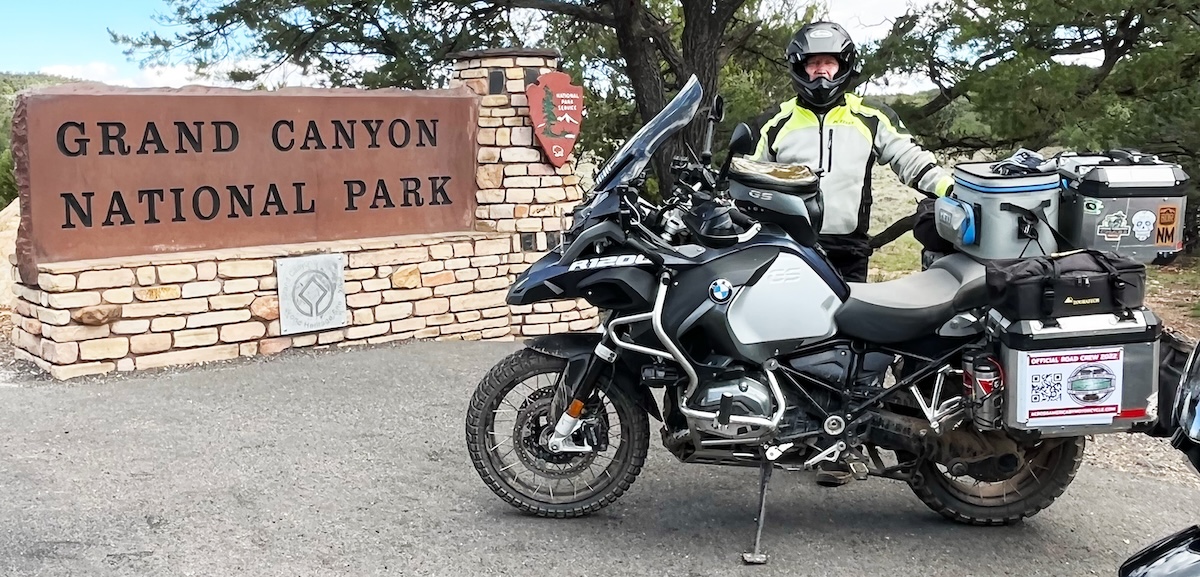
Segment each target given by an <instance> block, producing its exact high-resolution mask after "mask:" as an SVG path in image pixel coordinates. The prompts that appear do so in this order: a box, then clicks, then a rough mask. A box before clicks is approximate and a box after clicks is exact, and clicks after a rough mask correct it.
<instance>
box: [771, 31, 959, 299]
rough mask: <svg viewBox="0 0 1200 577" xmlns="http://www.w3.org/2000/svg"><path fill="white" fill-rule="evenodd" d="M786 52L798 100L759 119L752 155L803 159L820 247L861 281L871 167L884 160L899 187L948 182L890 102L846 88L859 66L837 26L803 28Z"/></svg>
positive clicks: (930, 188) (928, 189)
mask: <svg viewBox="0 0 1200 577" xmlns="http://www.w3.org/2000/svg"><path fill="white" fill-rule="evenodd" d="M786 56H787V61H788V65H789V73H790V74H791V77H792V85H793V87H795V89H796V98H793V99H791V100H788V101H786V102H784V103H782V104H780V105H779V107H778V109H777V110H776V111H775V114H774V115H773V116H772V117H771V119H770V120H768V121H767V122H766V124H764V125H763V127H762V130H761V136H760V137H759V141H758V148H757V150H756V152H755V154H754V158H756V159H758V160H766V161H771V162H782V163H787V164H803V165H806V166H809V167H811V168H812V169H813V170H814V171H817V172H818V174H820V175H821V193H822V198H823V200H824V205H825V212H824V223H823V225H822V227H821V230H820V231H819V233H820V243H821V246H822V247H823V248H824V249H825V251H826V253H827V255H828V258H829V261H830V263H831V264H833V266H834V267H835V268H837V269H838V271H839V272H840V273H841V274H842V277H843V278H845V280H846V281H848V282H866V280H867V264H868V261H869V259H870V257H871V252H872V251H871V248H870V246H869V245H868V242H869V241H870V236H869V235H868V232H867V231H868V228H869V227H870V223H871V204H872V197H871V168H872V165H874V164H875V163H877V162H878V163H879V164H888V165H890V166H891V168H892V170H893V171H894V172H895V173H896V176H898V177H899V178H900V180H901V182H903V183H904V184H905V185H907V186H910V187H912V188H915V189H917V190H919V191H921V192H925V193H931V194H935V195H937V196H943V195H945V194H946V192H947V191H948V190H949V189H950V188H951V186H952V184H953V182H954V180H953V178H952V177H951V176H950V174H949V173H947V172H946V171H944V170H942V169H941V168H939V167H938V166H937V163H936V162H937V161H936V159H935V158H934V156H933V154H932V153H930V152H928V151H926V150H924V149H922V148H921V147H920V146H919V145H918V144H917V143H916V141H914V140H913V138H912V136H911V135H910V134H909V133H908V131H907V130H906V129H905V127H904V124H903V123H902V122H901V121H900V118H899V117H898V116H897V115H896V113H895V112H894V111H893V110H892V109H891V108H889V107H888V106H887V105H885V104H883V103H881V102H873V101H871V100H870V99H864V98H862V97H859V96H857V95H855V94H851V93H849V92H848V88H849V86H850V84H851V83H852V82H853V81H854V80H855V79H856V78H857V77H858V74H859V71H860V68H861V66H860V62H859V59H858V50H857V48H856V47H855V45H854V41H853V40H852V39H851V38H850V35H849V34H847V33H846V31H845V30H844V29H843V28H842V27H841V26H839V25H837V24H834V23H830V22H816V23H813V24H809V25H807V26H804V27H803V28H801V29H800V30H799V31H798V32H796V34H795V36H793V37H792V41H791V43H789V44H788V47H787V52H786Z"/></svg>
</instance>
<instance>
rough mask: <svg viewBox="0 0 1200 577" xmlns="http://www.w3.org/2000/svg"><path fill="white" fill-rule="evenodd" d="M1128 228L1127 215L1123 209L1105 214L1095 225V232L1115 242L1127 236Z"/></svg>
mask: <svg viewBox="0 0 1200 577" xmlns="http://www.w3.org/2000/svg"><path fill="white" fill-rule="evenodd" d="M1130 230H1131V228H1130V226H1129V217H1127V216H1125V211H1118V212H1114V213H1112V214H1108V215H1105V216H1104V218H1103V219H1101V220H1100V224H1099V225H1098V226H1096V234H1097V235H1098V236H1101V237H1103V238H1104V240H1107V241H1108V242H1117V241H1119V240H1121V239H1122V238H1125V237H1127V236H1129V232H1130Z"/></svg>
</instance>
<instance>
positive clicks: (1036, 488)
mask: <svg viewBox="0 0 1200 577" xmlns="http://www.w3.org/2000/svg"><path fill="white" fill-rule="evenodd" d="M1054 443H1057V444H1056V445H1051V444H1054ZM1086 445H1087V440H1086V439H1085V438H1084V437H1072V438H1068V439H1062V440H1061V443H1059V439H1049V440H1045V441H1042V443H1040V444H1039V445H1035V446H1034V447H1031V448H1028V449H1026V463H1025V466H1024V467H1022V468H1021V469H1020V470H1018V471H1017V472H1016V474H1014V475H1013V477H1012V478H1010V479H1008V480H1006V481H1004V482H1002V483H988V484H987V485H986V486H985V485H983V484H979V482H976V483H977V484H976V485H974V486H973V487H970V486H968V485H967V484H965V483H964V481H963V480H959V479H958V478H953V477H951V476H950V474H949V472H946V471H943V470H942V469H941V468H940V467H939V466H938V464H937V463H934V462H932V461H924V462H922V463H921V464H920V465H918V466H917V469H916V472H915V474H914V475H913V478H912V479H911V480H909V483H908V484H909V487H910V488H911V489H912V491H913V493H915V494H916V496H917V498H918V499H920V500H921V502H922V503H925V505H926V506H928V507H929V508H930V509H932V510H934V511H936V512H937V513H938V514H940V515H941V516H943V517H945V518H947V519H950V520H951V521H955V522H958V523H964V524H968V525H1010V524H1013V523H1016V522H1018V521H1021V520H1022V519H1024V518H1026V517H1032V516H1033V515H1036V514H1037V513H1038V512H1039V511H1041V510H1042V509H1045V508H1046V507H1049V506H1050V505H1051V504H1052V503H1054V501H1055V500H1056V499H1058V498H1059V497H1060V496H1062V494H1063V493H1064V492H1065V491H1066V490H1067V486H1068V485H1070V484H1071V482H1072V481H1073V480H1074V479H1075V473H1076V472H1077V471H1078V470H1079V465H1080V464H1081V463H1082V462H1083V453H1084V448H1085V447H1086ZM1039 447H1043V448H1042V449H1041V450H1039Z"/></svg>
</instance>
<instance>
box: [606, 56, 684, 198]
mask: <svg viewBox="0 0 1200 577" xmlns="http://www.w3.org/2000/svg"><path fill="white" fill-rule="evenodd" d="M703 98H704V89H703V88H702V87H701V86H700V81H699V80H696V77H695V76H692V77H691V78H688V81H687V84H684V86H683V89H682V90H680V91H679V94H677V95H676V96H675V98H674V99H673V100H671V102H670V104H667V106H666V108H663V109H662V112H659V113H658V115H657V116H655V117H654V118H652V119H651V120H650V122H647V123H646V124H645V126H642V128H641V130H638V131H637V133H636V134H634V135H633V136H632V137H630V138H629V140H627V141H625V144H624V146H622V147H621V148H620V149H619V150H617V152H616V153H615V154H613V155H612V158H610V159H609V161H608V162H606V163H604V166H603V168H601V169H600V172H599V173H597V174H596V184H595V190H607V189H611V188H615V187H617V186H620V185H622V184H624V183H626V182H628V181H629V180H630V179H632V178H633V177H635V176H637V175H639V174H641V173H642V171H643V170H645V169H646V164H648V163H649V162H650V157H651V156H652V155H653V154H654V151H656V150H658V147H660V146H662V144H663V142H666V140H667V139H668V138H671V137H672V136H674V135H675V133H676V132H679V131H680V130H681V129H682V128H683V127H685V126H687V125H688V123H689V122H691V121H692V118H694V117H695V116H696V110H697V109H699V107H700V101H701V100H702V99H703Z"/></svg>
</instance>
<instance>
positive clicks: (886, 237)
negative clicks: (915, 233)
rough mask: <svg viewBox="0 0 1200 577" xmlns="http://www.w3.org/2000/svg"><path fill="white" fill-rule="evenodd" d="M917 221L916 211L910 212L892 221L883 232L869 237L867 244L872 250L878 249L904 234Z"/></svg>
mask: <svg viewBox="0 0 1200 577" xmlns="http://www.w3.org/2000/svg"><path fill="white" fill-rule="evenodd" d="M916 222H917V213H915V212H914V213H912V214H910V215H908V216H906V217H904V218H902V219H900V220H897V221H896V222H893V223H892V224H891V225H889V226H888V227H887V228H885V229H883V232H881V233H879V234H877V235H875V236H873V237H871V240H870V241H869V242H868V245H869V246H870V247H871V249H872V250H878V249H879V248H881V247H882V246H884V245H886V244H888V243H890V242H892V241H894V240H896V239H898V238H900V237H901V236H904V233H906V232H908V231H910V230H912V229H913V225H914V224H916Z"/></svg>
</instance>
